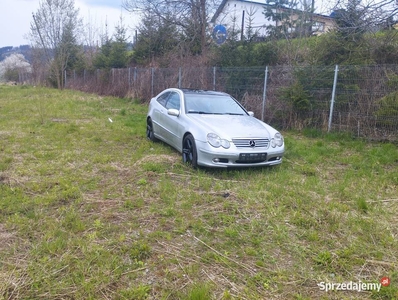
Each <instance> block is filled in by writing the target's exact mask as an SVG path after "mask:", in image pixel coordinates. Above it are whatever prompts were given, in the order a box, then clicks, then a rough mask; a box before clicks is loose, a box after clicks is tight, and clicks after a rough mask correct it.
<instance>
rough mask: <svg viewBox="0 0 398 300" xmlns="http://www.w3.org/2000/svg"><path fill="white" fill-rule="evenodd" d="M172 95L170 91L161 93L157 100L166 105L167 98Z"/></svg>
mask: <svg viewBox="0 0 398 300" xmlns="http://www.w3.org/2000/svg"><path fill="white" fill-rule="evenodd" d="M169 96H170V92H167V93H164V94H162V95H160V96H159V97H158V98H157V99H156V100H157V101H158V102H159V104H160V105H162V106H164V107H166V102H167V98H168V97H169Z"/></svg>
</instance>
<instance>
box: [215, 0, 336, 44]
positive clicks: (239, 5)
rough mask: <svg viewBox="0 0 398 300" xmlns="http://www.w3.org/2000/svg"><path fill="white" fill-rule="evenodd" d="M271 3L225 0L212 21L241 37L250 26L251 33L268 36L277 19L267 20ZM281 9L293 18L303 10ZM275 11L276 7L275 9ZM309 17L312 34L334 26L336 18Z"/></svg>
mask: <svg viewBox="0 0 398 300" xmlns="http://www.w3.org/2000/svg"><path fill="white" fill-rule="evenodd" d="M267 6H269V4H266V3H265V2H257V1H249V0H223V1H222V2H221V4H220V6H219V7H218V9H217V10H216V12H215V14H214V16H213V18H212V19H211V21H210V23H211V24H212V25H213V26H217V25H222V26H225V27H226V28H227V31H228V32H229V34H236V35H238V37H239V36H240V39H242V38H243V34H244V33H245V34H246V33H247V30H248V29H249V28H250V30H251V31H252V33H251V34H253V33H255V34H256V35H257V36H260V37H266V36H267V35H268V30H267V26H268V25H278V26H279V25H280V24H275V21H272V20H267V19H266V17H265V15H264V11H265V9H266V7H267ZM278 10H280V11H284V12H289V13H291V17H290V18H291V20H292V21H294V20H297V19H298V18H299V17H300V14H304V12H303V11H300V10H297V9H288V8H284V7H282V8H278ZM274 11H275V12H277V11H276V9H274ZM306 14H307V17H308V18H310V19H311V23H312V34H313V35H320V34H323V33H325V32H327V31H329V30H331V29H332V28H333V27H334V19H333V17H330V16H324V15H320V14H315V13H314V14H312V16H311V15H309V16H308V13H306ZM238 33H239V34H238Z"/></svg>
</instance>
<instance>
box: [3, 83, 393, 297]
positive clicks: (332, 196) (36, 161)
mask: <svg viewBox="0 0 398 300" xmlns="http://www.w3.org/2000/svg"><path fill="white" fill-rule="evenodd" d="M146 110H147V107H146V106H142V105H139V104H135V103H133V102H131V101H130V100H127V99H116V98H110V97H100V96H96V95H90V94H84V93H79V92H73V91H68V90H65V91H57V90H52V89H45V88H38V87H36V88H34V87H6V86H0V238H1V239H0V240H1V244H0V298H4V299H39V298H40V299H41V298H44V299H55V298H56V299H342V298H343V299H352V298H360V299H398V282H397V281H398V269H397V256H398V246H397V244H398V243H397V237H398V230H397V228H398V227H397V223H398V218H397V216H398V151H397V147H396V145H393V144H387V143H367V142H365V141H362V140H358V139H352V138H351V137H350V136H347V135H340V134H328V135H326V134H322V133H319V132H315V131H313V130H310V131H303V132H301V133H300V132H284V136H285V140H286V156H285V158H284V162H283V163H282V165H280V166H277V167H272V168H251V169H242V170H213V169H198V170H193V169H191V168H190V167H189V166H187V165H184V164H183V163H182V162H181V158H180V155H179V154H178V153H177V152H176V151H174V150H173V149H172V148H170V147H169V146H167V145H165V144H163V143H152V142H150V141H148V140H147V139H146V138H145V113H146ZM109 119H110V120H112V122H111V121H110V120H109ZM384 276H388V277H390V278H391V285H390V286H389V287H382V288H381V291H380V292H361V293H358V292H349V291H335V292H328V293H326V292H324V291H320V289H319V287H318V285H317V284H318V283H319V282H322V281H323V282H336V283H338V282H349V281H354V282H358V281H359V280H360V281H363V282H379V280H380V279H381V278H382V277H384Z"/></svg>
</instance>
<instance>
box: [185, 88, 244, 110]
mask: <svg viewBox="0 0 398 300" xmlns="http://www.w3.org/2000/svg"><path fill="white" fill-rule="evenodd" d="M185 110H186V113H189V114H218V115H247V113H246V111H245V110H244V109H243V108H242V107H241V106H240V105H239V104H238V103H237V102H236V101H235V100H234V99H233V98H232V97H230V96H228V95H216V94H207V95H206V94H200V93H198V94H185Z"/></svg>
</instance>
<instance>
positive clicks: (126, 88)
mask: <svg viewBox="0 0 398 300" xmlns="http://www.w3.org/2000/svg"><path fill="white" fill-rule="evenodd" d="M65 86H66V87H67V88H71V89H78V90H83V91H87V92H94V93H99V94H104V95H113V96H119V97H132V98H139V99H143V101H145V102H148V101H149V100H150V98H151V97H153V96H155V95H156V94H158V93H159V92H160V91H162V90H163V89H165V88H169V87H180V88H192V89H204V90H218V91H224V92H227V93H229V94H231V95H232V96H234V97H235V98H236V99H237V100H238V101H239V102H241V103H242V104H243V105H244V106H245V107H246V108H247V109H248V110H251V111H254V113H255V115H256V117H257V118H260V119H262V120H264V121H266V122H267V123H270V124H272V125H274V126H277V127H278V128H282V129H292V128H293V129H303V128H316V129H321V130H324V131H341V132H350V133H353V134H355V135H356V136H358V137H366V138H369V139H377V140H393V141H396V140H397V138H398V136H397V132H398V66H397V65H378V66H322V67H320V66H300V67H298V66H297V67H296V66H272V67H255V68H254V67H252V68H220V67H212V68H207V67H203V68H189V67H184V68H128V69H112V70H109V71H104V70H96V71H91V72H89V71H82V72H76V71H72V72H66V73H65Z"/></svg>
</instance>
